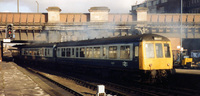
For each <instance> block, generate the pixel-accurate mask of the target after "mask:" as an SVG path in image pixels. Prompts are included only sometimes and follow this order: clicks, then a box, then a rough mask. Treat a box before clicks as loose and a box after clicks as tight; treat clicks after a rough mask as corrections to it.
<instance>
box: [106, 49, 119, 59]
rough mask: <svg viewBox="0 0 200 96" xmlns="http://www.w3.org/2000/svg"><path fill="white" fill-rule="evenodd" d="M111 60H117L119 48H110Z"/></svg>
mask: <svg viewBox="0 0 200 96" xmlns="http://www.w3.org/2000/svg"><path fill="white" fill-rule="evenodd" d="M108 54H109V59H116V58H117V46H109V52H108Z"/></svg>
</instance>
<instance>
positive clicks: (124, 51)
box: [120, 46, 130, 59]
mask: <svg viewBox="0 0 200 96" xmlns="http://www.w3.org/2000/svg"><path fill="white" fill-rule="evenodd" d="M120 59H130V46H121V47H120Z"/></svg>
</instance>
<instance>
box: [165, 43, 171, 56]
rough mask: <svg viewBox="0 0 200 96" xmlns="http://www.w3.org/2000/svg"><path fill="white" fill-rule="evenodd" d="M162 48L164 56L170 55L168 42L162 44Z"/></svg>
mask: <svg viewBox="0 0 200 96" xmlns="http://www.w3.org/2000/svg"><path fill="white" fill-rule="evenodd" d="M164 50H165V57H170V47H169V44H164Z"/></svg>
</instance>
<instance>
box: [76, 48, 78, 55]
mask: <svg viewBox="0 0 200 96" xmlns="http://www.w3.org/2000/svg"><path fill="white" fill-rule="evenodd" d="M78 53H79V48H76V57H79V55H78Z"/></svg>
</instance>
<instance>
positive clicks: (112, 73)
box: [18, 60, 175, 83]
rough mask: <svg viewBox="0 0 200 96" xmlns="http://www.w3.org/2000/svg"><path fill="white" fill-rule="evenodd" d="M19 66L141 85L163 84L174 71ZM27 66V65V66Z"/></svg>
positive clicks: (37, 63) (40, 64) (43, 64)
mask: <svg viewBox="0 0 200 96" xmlns="http://www.w3.org/2000/svg"><path fill="white" fill-rule="evenodd" d="M18 61H20V62H18V63H19V64H23V65H26V66H34V67H43V68H44V67H46V68H48V69H49V68H52V69H56V70H59V71H61V72H68V73H70V72H75V73H77V74H81V75H82V74H83V75H89V76H93V77H97V78H106V79H111V80H122V81H124V82H126V81H128V82H131V81H133V82H134V81H137V82H142V83H155V82H161V83H162V82H165V81H166V80H167V79H168V78H169V77H170V76H171V75H172V74H173V73H175V70H174V69H167V70H164V69H163V70H138V69H132V70H130V69H129V70H125V69H119V68H110V67H98V66H88V65H84V64H81V65H80V64H73V63H72V64H66V63H56V62H40V61H34V60H18ZM27 64H29V65H27ZM74 65H76V66H74Z"/></svg>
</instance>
